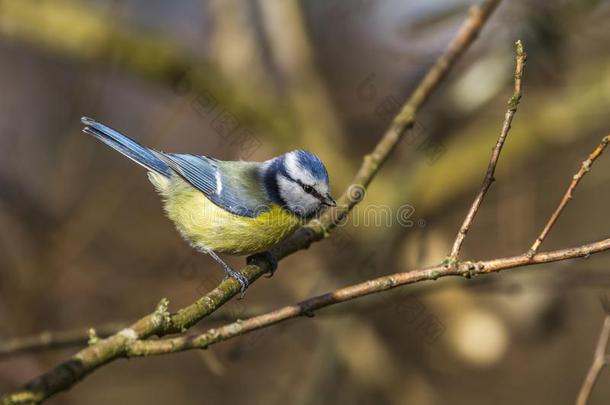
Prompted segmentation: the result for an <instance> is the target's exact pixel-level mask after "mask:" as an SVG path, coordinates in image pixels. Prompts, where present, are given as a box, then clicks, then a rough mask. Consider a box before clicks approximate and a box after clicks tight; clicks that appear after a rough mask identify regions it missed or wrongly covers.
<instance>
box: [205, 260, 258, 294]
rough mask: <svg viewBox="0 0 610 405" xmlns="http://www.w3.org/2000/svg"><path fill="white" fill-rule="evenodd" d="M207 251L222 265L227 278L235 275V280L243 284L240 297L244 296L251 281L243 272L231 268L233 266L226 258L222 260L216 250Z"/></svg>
mask: <svg viewBox="0 0 610 405" xmlns="http://www.w3.org/2000/svg"><path fill="white" fill-rule="evenodd" d="M205 253H207V254H208V255H210V256H211V257H212V259H214V260H216V261H217V262H218V263H219V264H220V265H221V266H222V269H223V270H224V272H225V278H228V277H233V278H234V279H235V280H237V282H238V283H239V285H240V286H241V289H240V296H239V298H240V299H241V298H244V295H245V294H246V288H248V285H249V284H250V282H249V281H248V279H247V278H246V276H244V275H243V274H241V273H240V272H238V271H235V270H233V269H232V268H231V266H229V265H228V264H226V263H225V262H224V260H222V259H221V258H220V256H218V255H217V254H216V252H214V251H212V250H206V251H205Z"/></svg>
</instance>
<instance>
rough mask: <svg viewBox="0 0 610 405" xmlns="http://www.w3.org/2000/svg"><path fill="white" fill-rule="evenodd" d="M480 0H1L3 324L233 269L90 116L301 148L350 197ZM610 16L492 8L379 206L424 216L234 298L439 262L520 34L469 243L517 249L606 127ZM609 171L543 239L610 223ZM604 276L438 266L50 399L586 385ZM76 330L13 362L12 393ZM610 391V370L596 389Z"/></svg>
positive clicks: (116, 310)
mask: <svg viewBox="0 0 610 405" xmlns="http://www.w3.org/2000/svg"><path fill="white" fill-rule="evenodd" d="M470 4H471V3H470V2H465V1H461V0H455V1H426V0H414V1H408V2H405V1H399V0H383V1H382V0H354V1H346V0H329V1H301V2H298V1H292V0H291V1H282V0H258V1H247V0H241V1H240V0H209V1H198V0H183V1H181V2H168V1H160V0H154V1H151V0H129V1H120V0H114V1H111V0H107V1H103V0H98V1H93V0H90V1H85V0H82V1H67V0H54V1H50V0H45V1H42V0H39V1H30V0H4V1H0V89H1V93H0V94H1V97H0V339H2V338H10V337H19V336H26V335H30V334H33V333H37V332H41V331H46V330H51V331H57V330H65V329H72V328H82V329H83V331H84V330H86V329H87V328H89V327H95V326H100V325H105V324H107V323H109V322H111V323H114V322H128V321H130V320H134V319H137V318H138V317H139V316H141V315H143V314H145V313H148V312H150V311H151V310H152V309H153V308H154V306H155V305H156V303H157V302H158V301H159V299H160V298H161V297H168V298H169V299H170V301H171V307H170V308H171V309H177V308H179V307H181V306H183V305H186V304H188V303H190V302H192V301H193V300H194V299H195V298H196V297H197V296H198V295H199V294H201V293H202V292H204V291H206V289H208V288H210V287H211V286H213V285H214V283H215V282H217V281H218V280H219V279H220V276H221V272H220V271H219V269H218V268H217V266H216V265H215V263H213V262H212V261H211V260H209V259H208V258H207V257H204V256H202V255H199V254H196V253H193V251H192V250H191V249H190V248H189V247H188V246H187V245H186V244H185V243H184V242H183V241H182V240H181V239H180V237H179V235H178V233H177V232H176V231H175V230H174V229H173V227H172V224H171V223H170V222H169V221H168V220H167V219H166V218H164V216H163V214H162V211H161V206H160V202H159V200H158V198H157V196H156V195H155V193H154V192H153V190H152V187H151V186H150V184H149V183H148V181H147V179H146V176H145V175H144V172H143V171H142V170H141V169H140V168H139V167H137V166H135V165H133V164H132V163H131V162H130V161H129V160H128V159H125V158H123V157H121V156H120V155H119V154H117V153H115V152H113V151H111V150H110V149H108V148H106V147H104V146H103V145H101V144H100V143H98V142H96V141H95V140H93V139H92V138H90V137H87V136H85V135H83V134H82V133H81V132H80V129H81V124H80V122H79V118H80V116H82V115H88V116H91V117H94V118H95V119H97V120H99V121H101V122H104V123H106V124H108V125H110V126H112V127H114V128H116V129H118V130H121V131H123V132H124V133H126V134H128V135H130V136H132V137H134V138H136V139H138V140H140V141H141V142H143V143H144V144H147V145H149V146H154V147H156V148H158V149H162V150H167V151H175V152H190V153H200V154H207V155H211V156H215V157H218V158H222V159H256V160H264V159H268V158H269V157H271V156H274V155H276V154H279V153H282V152H284V151H286V150H289V149H294V148H306V149H310V150H312V151H315V152H316V153H318V154H319V155H320V156H321V157H322V159H323V160H324V161H325V162H326V163H327V166H328V167H329V171H330V174H331V179H332V181H333V189H334V192H335V194H340V193H341V192H342V191H343V190H344V189H345V187H346V185H347V184H348V182H349V180H350V177H351V175H352V173H353V171H354V170H355V168H356V167H357V165H358V164H359V160H360V158H361V156H362V154H363V153H365V152H366V151H367V150H368V149H369V148H370V147H372V145H374V144H375V142H376V140H377V139H378V137H379V136H380V134H381V133H382V131H383V130H384V128H385V127H386V125H387V124H388V122H389V119H390V117H391V116H392V114H393V112H395V110H396V108H397V106H398V105H399V104H400V103H401V102H402V101H403V100H404V99H405V98H406V96H407V94H408V93H409V91H410V90H411V89H412V88H413V86H414V84H415V83H416V81H417V80H418V79H419V78H420V77H421V76H422V74H423V73H424V72H425V71H426V69H427V68H428V67H429V66H430V64H431V63H432V62H433V61H434V59H435V57H436V56H437V55H438V54H439V53H440V52H441V51H442V50H443V48H444V46H445V45H446V43H447V42H448V40H449V39H450V38H451V36H452V35H453V33H454V32H455V30H456V29H457V27H458V25H459V24H460V22H461V21H462V20H463V18H464V16H465V15H466V12H467V8H468V6H469V5H470ZM609 24H610V2H608V1H601V0H558V1H553V2H545V1H542V0H541V1H524V0H519V1H511V2H508V1H507V2H505V4H502V5H501V6H500V8H499V9H498V10H497V11H496V13H495V15H494V16H493V17H492V20H491V21H490V23H489V25H488V26H487V27H486V28H485V29H484V31H483V34H482V36H481V38H479V40H478V41H477V42H476V43H475V45H474V46H473V47H472V49H470V50H469V51H468V52H467V54H466V55H465V57H464V58H463V59H462V60H461V61H460V62H459V63H458V65H457V66H456V69H455V70H454V71H453V72H452V74H451V75H450V77H449V80H448V81H447V82H445V83H444V85H443V86H442V87H441V89H440V90H439V91H438V92H437V93H435V94H434V96H433V97H432V99H431V100H430V102H429V103H428V104H427V105H426V107H425V108H424V109H423V111H422V113H421V114H420V116H419V121H418V125H417V127H416V129H415V131H414V133H413V134H411V135H410V136H409V137H408V138H407V140H406V142H404V143H403V144H402V146H401V147H400V150H399V151H398V153H396V154H395V155H394V156H393V158H392V159H391V161H390V162H389V164H388V165H387V167H385V168H384V169H383V170H382V172H381V173H380V176H379V177H378V178H377V179H376V181H375V182H374V185H373V186H372V188H371V189H370V190H369V193H368V195H367V198H366V200H365V202H364V203H363V208H365V207H366V206H369V207H370V206H371V205H381V204H387V205H388V206H389V207H392V209H393V212H396V210H397V209H398V208H399V207H401V206H402V207H403V211H402V212H407V214H405V215H406V216H407V217H408V219H409V220H410V221H411V222H408V223H407V224H403V225H400V224H397V223H395V221H394V223H393V225H392V226H389V227H388V226H375V225H374V224H369V226H365V225H363V221H361V222H360V223H359V224H357V225H356V224H354V223H353V222H352V223H351V224H350V225H348V226H346V227H344V228H341V229H339V230H338V232H337V233H336V234H335V235H334V236H333V237H332V238H331V239H329V240H327V241H325V242H323V243H320V244H317V245H315V246H314V247H312V248H311V249H310V250H308V251H304V252H301V253H298V254H296V255H294V256H292V257H290V258H288V259H287V260H285V261H284V262H282V263H281V265H280V268H279V271H278V272H277V274H276V275H275V276H274V278H272V279H271V280H267V279H261V280H260V281H259V282H258V283H256V285H255V286H254V287H253V288H251V289H250V290H248V294H247V295H246V298H245V299H244V300H243V301H239V302H232V303H231V304H229V305H227V306H225V307H223V309H222V310H221V311H220V316H223V317H224V318H225V320H227V319H234V318H237V317H244V316H247V315H248V314H251V313H259V312H261V311H263V310H266V309H272V308H275V307H277V306H279V305H284V304H288V303H293V302H295V301H298V300H301V299H303V298H306V297H308V296H310V295H314V294H318V293H323V292H326V291H329V290H331V289H333V288H336V287H339V286H344V285H347V284H349V283H354V282H357V281H361V280H364V279H366V278H370V277H374V276H378V275H383V274H388V273H391V272H397V271H406V270H408V269H410V268H414V267H417V266H423V265H428V264H433V263H438V262H439V261H441V260H442V259H443V258H444V257H445V255H446V254H447V253H448V252H449V250H450V244H451V242H452V240H453V237H454V236H455V232H456V230H457V229H458V227H459V225H460V223H461V220H462V218H463V216H464V215H465V213H466V210H467V208H468V206H469V204H470V202H471V200H472V198H473V196H474V194H475V192H476V189H477V187H478V186H479V183H480V181H481V179H482V177H483V174H484V170H485V168H486V165H487V162H488V157H489V151H490V148H491V146H492V145H493V143H494V142H495V139H496V137H497V134H498V131H499V129H500V125H501V121H502V118H503V114H504V111H505V107H506V104H505V103H506V100H507V99H508V97H509V94H510V88H511V85H512V71H513V43H514V41H515V40H516V39H519V38H520V39H522V40H523V42H524V44H525V46H526V49H527V51H528V54H529V59H528V64H527V68H526V73H525V85H524V98H523V102H522V104H521V106H520V109H519V111H518V113H517V116H516V119H515V121H514V124H513V131H512V132H511V134H510V136H509V139H508V141H507V144H506V147H505V151H504V154H503V156H502V158H501V160H500V164H499V167H498V172H497V175H496V178H497V179H498V181H497V182H496V183H495V184H494V186H493V187H492V189H491V191H490V193H489V195H488V199H487V200H486V201H485V203H484V204H483V207H482V209H481V211H480V215H479V217H478V218H477V220H476V221H475V225H474V227H473V229H472V231H471V233H470V234H469V237H468V239H467V241H466V244H465V246H464V251H463V256H464V257H465V258H472V259H484V258H493V257H502V256H509V255H513V254H518V253H522V252H523V251H525V250H526V249H527V248H528V247H529V245H530V244H531V242H532V241H533V239H534V238H535V237H536V235H537V234H538V232H539V231H540V229H541V227H542V226H543V224H544V223H545V222H546V219H547V218H548V216H549V214H550V213H551V212H552V210H553V209H554V208H555V206H556V204H557V202H558V201H559V198H560V197H561V195H562V194H563V191H564V190H565V187H566V186H567V184H568V182H569V180H570V178H571V176H572V174H573V173H574V172H575V171H576V170H577V168H578V166H579V164H580V162H581V161H582V159H584V157H585V156H586V154H587V153H588V152H589V151H590V150H592V149H593V147H594V146H595V145H596V144H597V143H598V142H599V141H600V140H601V138H602V137H603V136H604V135H606V134H607V132H608V129H609V127H608V123H609V119H608V113H609V111H610V54H609V53H608V49H610V31H609V30H608V28H607V27H608V26H609ZM609 179H610V159H608V157H607V156H605V157H602V158H601V159H600V160H599V162H598V163H596V166H595V167H594V168H593V170H592V172H591V173H590V174H589V175H588V176H587V177H586V178H585V180H584V181H583V183H582V185H581V186H580V188H579V189H578V190H577V192H576V196H575V199H574V200H573V201H572V203H571V205H570V206H569V207H568V209H567V210H566V212H565V213H564V215H563V216H562V218H561V219H560V221H559V223H558V224H557V227H556V228H555V230H554V231H553V232H552V233H551V236H550V237H549V238H548V240H547V241H546V242H545V244H544V246H543V249H545V250H546V249H551V248H559V247H567V246H572V245H578V244H582V243H585V242H590V241H594V240H597V239H601V238H605V237H607V236H608V230H609V228H610V219H609V217H608V201H610V187H608V184H609ZM405 204H407V207H408V208H407V209H406V211H404V209H405V208H404V207H405ZM369 209H372V210H373V211H375V209H376V208H375V207H374V206H373V208H369ZM369 212H370V211H369ZM366 215H369V214H367V211H366V210H365V209H362V210H360V211H358V212H357V213H356V214H355V217H354V218H360V219H362V218H363V217H365V216H366ZM405 225H406V226H405ZM230 261H231V263H234V264H235V265H236V266H239V265H240V264H242V263H243V258H232V259H230ZM605 293H608V294H610V256H608V255H607V254H600V255H597V256H594V257H591V258H590V259H589V260H579V261H573V262H563V263H558V264H550V265H545V266H537V267H532V268H524V269H519V270H513V271H510V272H505V273H502V274H496V275H491V276H486V277H480V278H476V279H472V280H462V279H443V280H439V281H436V282H433V283H423V284H418V285H414V286H410V287H407V288H404V289H400V290H398V291H394V292H392V293H389V294H385V295H378V296H376V297H369V298H365V299H361V300H358V301H357V302H353V303H349V304H344V305H342V306H339V307H335V308H332V309H328V310H324V311H322V312H321V313H320V314H318V315H317V316H316V318H314V319H300V320H295V321H291V322H288V323H286V324H282V325H280V326H276V327H273V328H271V329H268V330H265V331H262V332H258V333H254V334H252V335H248V336H244V337H241V338H237V339H234V340H231V341H230V342H226V343H222V344H220V345H218V346H214V347H213V348H211V349H210V350H208V351H204V352H188V353H182V354H177V355H170V356H163V357H155V358H148V359H137V360H132V361H119V362H116V363H113V364H111V365H109V366H106V367H103V368H102V369H100V370H98V371H97V372H96V373H94V374H93V375H92V376H90V377H89V378H87V379H86V380H85V381H84V382H82V383H80V384H78V385H77V386H76V387H75V388H73V389H72V390H71V391H69V392H67V393H63V394H60V395H58V396H56V397H55V398H53V399H52V400H50V401H49V403H50V404H82V403H86V404H109V403H126V404H140V403H142V404H143V403H146V404H167V403H175V404H200V403H211V402H220V401H223V402H226V403H235V404H280V403H294V404H330V403H357V404H369V403H382V404H386V403H387V404H449V403H451V404H489V403H497V404H513V403H523V404H564V403H572V402H573V400H574V398H575V397H576V393H577V391H578V388H579V387H580V384H581V381H582V379H583V378H584V375H585V372H586V370H587V369H588V367H589V364H590V362H591V357H592V353H593V348H594V345H595V342H596V339H597V335H598V333H599V329H600V327H601V322H602V319H603V311H602V309H601V306H600V304H599V296H600V294H605ZM219 321H220V320H215V321H212V320H208V321H204V322H202V325H201V327H205V326H209V325H211V324H215V323H218V322H219ZM76 349H77V348H76V347H74V348H69V349H62V350H49V351H42V352H36V353H32V354H21V355H17V356H10V357H3V358H0V392H7V391H9V390H11V389H14V388H16V387H18V386H19V385H20V384H22V383H24V382H26V381H27V380H29V379H30V378H32V377H34V376H36V375H37V374H39V373H41V372H43V371H45V370H47V369H49V368H50V367H52V366H53V365H55V364H56V363H58V362H59V361H61V360H63V359H65V358H66V357H67V356H69V355H70V354H72V353H73V352H74V351H75V350H76ZM609 395H610V380H609V377H608V371H606V372H605V374H604V373H603V374H602V375H601V378H600V381H599V383H598V385H597V387H596V388H595V390H594V393H593V397H592V400H591V403H593V404H603V403H607V398H608V396H609Z"/></svg>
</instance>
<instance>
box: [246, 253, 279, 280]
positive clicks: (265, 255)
mask: <svg viewBox="0 0 610 405" xmlns="http://www.w3.org/2000/svg"><path fill="white" fill-rule="evenodd" d="M257 258H263V259H265V260H266V261H268V262H269V265H270V266H271V269H269V272H268V273H269V274H268V275H267V276H265V277H267V278H271V277H273V274H275V271H276V270H277V259H276V258H275V256H273V253H271V252H270V251H268V250H267V251H265V252H261V253H257V254H254V255H251V256H248V257H247V258H246V263H248V264H252V262H254V260H256V259H257Z"/></svg>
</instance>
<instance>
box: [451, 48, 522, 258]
mask: <svg viewBox="0 0 610 405" xmlns="http://www.w3.org/2000/svg"><path fill="white" fill-rule="evenodd" d="M515 50H516V55H515V84H514V89H513V95H512V96H511V98H510V99H509V100H508V110H507V111H506V115H505V116H504V123H503V124H502V130H501V131H500V136H499V137H498V140H497V142H496V145H495V146H494V148H493V149H492V153H491V159H490V160H489V165H488V167H487V173H486V174H485V178H484V179H483V183H482V184H481V188H480V189H479V193H478V194H477V196H476V197H475V199H474V201H473V202H472V206H471V207H470V210H469V211H468V214H466V218H464V222H463V223H462V226H461V227H460V230H459V231H458V234H457V235H456V237H455V241H454V242H453V248H452V249H451V253H450V254H449V261H450V262H451V263H456V262H457V260H458V256H459V254H460V249H461V247H462V244H463V243H464V239H465V238H466V234H467V233H468V231H469V230H470V227H471V225H472V222H473V221H474V217H475V216H476V215H477V212H478V211H479V207H480V206H481V203H482V202H483V199H484V198H485V195H486V194H487V191H488V190H489V187H491V184H492V183H493V182H494V180H495V178H494V173H495V171H496V165H497V164H498V159H499V158H500V153H501V152H502V147H503V146H504V142H505V141H506V137H507V136H508V133H509V132H510V128H511V123H512V122H513V117H514V116H515V113H516V112H517V107H518V106H519V102H520V100H521V87H522V86H521V83H522V80H521V78H522V77H523V68H524V67H525V60H526V59H527V55H526V53H525V51H524V50H523V44H522V43H521V41H517V43H516V44H515Z"/></svg>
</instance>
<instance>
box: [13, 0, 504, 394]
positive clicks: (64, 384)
mask: <svg viewBox="0 0 610 405" xmlns="http://www.w3.org/2000/svg"><path fill="white" fill-rule="evenodd" d="M499 3H500V0H486V1H484V2H483V3H482V4H481V5H480V6H475V7H473V8H471V10H470V13H469V16H468V18H467V19H466V21H465V22H464V24H463V25H462V26H461V28H460V30H459V31H458V33H457V34H456V36H455V37H454V38H453V40H452V41H451V43H450V44H449V46H448V48H447V49H446V50H445V52H444V53H443V54H442V55H441V56H440V57H439V59H438V60H437V61H436V62H435V63H434V65H432V66H431V68H430V69H429V71H428V73H427V74H426V75H425V76H424V78H423V79H422V80H421V82H420V83H419V84H418V86H417V87H416V88H415V90H414V92H413V93H412V95H411V96H410V97H409V99H408V100H407V102H406V103H405V105H404V106H403V107H402V109H401V111H400V112H399V114H398V115H397V116H396V117H395V118H394V120H393V122H392V125H391V127H390V128H389V129H388V130H387V131H386V133H385V134H384V135H383V137H382V138H381V140H380V141H379V143H378V144H377V145H376V146H375V149H374V150H373V151H372V152H371V153H370V154H369V155H367V156H365V158H364V159H363V163H362V165H361V167H360V169H359V170H358V172H357V173H356V176H355V178H354V180H353V182H352V186H350V187H349V188H348V190H347V191H346V192H345V193H344V194H343V196H342V197H341V198H340V199H339V205H338V206H337V207H336V208H335V209H334V210H330V212H327V213H326V214H325V215H322V217H321V218H320V219H319V220H317V221H315V222H314V223H311V224H309V225H308V226H305V227H303V228H301V229H300V230H298V231H297V232H296V233H295V234H294V235H293V236H292V237H290V238H289V239H288V240H286V241H284V242H283V243H281V244H280V245H278V246H277V247H276V248H274V249H273V253H274V255H275V256H276V258H277V259H278V260H280V259H282V258H284V257H286V256H288V255H290V254H292V253H295V252H297V251H300V250H303V249H306V248H308V247H309V246H310V245H311V244H312V243H314V242H317V241H320V240H322V239H323V238H324V237H326V236H327V235H328V233H329V232H331V231H332V230H333V229H334V228H335V227H336V226H337V225H338V224H340V223H341V221H342V220H343V219H344V218H345V217H346V216H347V215H348V214H349V212H350V211H351V209H352V208H353V207H354V206H355V205H356V204H358V203H359V202H360V200H361V199H359V198H353V195H351V193H350V191H352V190H353V189H354V186H355V187H356V188H358V189H359V190H360V191H364V188H366V187H367V186H368V185H369V184H370V183H371V181H372V180H373V178H374V177H375V175H376V174H377V173H378V171H379V169H380V168H381V167H382V165H383V164H384V163H385V161H386V160H387V159H388V157H389V156H390V154H391V153H392V151H394V149H395V148H396V146H397V145H398V143H399V142H400V140H401V139H402V138H403V136H404V134H405V133H406V131H408V130H409V129H410V128H412V127H413V125H414V122H415V113H416V111H417V110H418V109H419V108H420V107H421V105H422V104H423V103H424V102H425V101H426V100H427V98H428V97H429V95H430V94H431V93H432V92H433V91H434V90H435V89H436V88H437V87H438V85H439V83H440V82H441V81H442V80H443V79H444V78H445V77H446V76H447V73H448V72H449V70H450V69H451V68H452V67H453V66H454V64H455V62H456V60H457V59H458V58H459V57H460V56H461V55H462V54H463V53H464V51H465V50H466V49H467V48H468V47H469V46H470V44H472V42H473V41H474V40H475V39H476V37H477V36H478V34H479V32H480V31H481V29H482V28H483V26H484V24H485V23H486V22H487V21H488V19H489V16H490V15H491V13H492V12H493V11H494V10H495V8H496V7H497V6H498V4H499ZM359 195H361V194H359ZM269 269H270V263H268V262H267V261H266V260H263V259H259V260H257V261H256V262H255V263H253V264H251V265H248V266H245V267H244V268H243V269H242V270H241V273H242V274H243V275H244V276H246V277H247V278H248V280H249V281H250V283H252V282H254V281H255V280H256V279H258V278H259V277H260V276H261V275H262V274H264V273H266V272H267V271H269ZM239 290H240V286H239V283H238V282H237V281H236V280H234V279H233V278H230V279H226V280H224V281H223V282H221V283H220V284H219V285H218V286H217V287H216V288H214V289H213V290H212V291H210V292H209V293H207V294H206V295H205V296H203V297H201V298H199V299H198V300H197V301H196V302H195V303H193V304H191V305H189V306H187V307H185V308H183V309H181V310H179V311H178V312H176V313H175V314H170V313H169V312H168V310H167V305H168V303H167V300H162V301H161V303H160V304H159V306H158V308H157V310H155V312H153V313H152V314H149V315H147V316H145V317H143V318H141V319H140V320H138V321H136V322H135V323H133V324H132V325H131V326H130V327H129V328H126V329H124V330H122V331H120V332H119V333H117V334H115V335H112V336H111V337H109V338H107V339H102V340H100V341H99V342H98V343H97V344H94V345H91V346H90V347H87V348H85V349H83V350H81V351H80V352H78V353H77V354H75V355H74V356H73V357H72V358H71V359H69V360H67V361H65V362H63V363H62V364H60V365H58V366H57V367H55V368H54V369H52V370H49V371H48V372H46V373H45V374H43V375H41V376H39V377H38V378H36V379H35V380H33V381H31V382H30V383H29V384H27V386H26V387H25V389H24V390H23V391H20V392H16V393H13V394H9V395H7V396H5V397H3V399H2V401H3V402H2V403H3V405H6V404H18V403H31V402H42V401H43V400H45V399H47V398H49V397H50V396H53V395H55V394H56V393H58V392H60V391H63V390H66V389H68V388H70V387H71V386H73V385H74V384H76V383H77V382H78V381H80V380H82V379H83V378H84V377H85V376H86V375H88V374H89V373H91V372H93V371H94V370H95V369H97V368H98V367H100V366H102V365H104V364H107V363H109V362H111V361H114V360H115V359H117V358H120V357H122V356H124V355H125V353H126V350H127V348H128V347H129V345H130V344H131V343H133V342H134V341H136V340H138V339H145V338H148V337H150V336H152V335H158V336H161V335H164V334H168V333H182V332H184V331H186V330H187V329H188V328H189V327H191V326H192V325H194V324H195V323H197V322H198V321H199V320H201V319H203V318H204V317H206V316H207V315H209V314H211V313H212V312H214V311H216V310H217V309H218V308H220V307H221V306H222V305H223V304H224V303H226V302H227V301H229V300H230V299H231V298H233V297H234V296H235V295H236V294H237V293H238V292H239Z"/></svg>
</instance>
